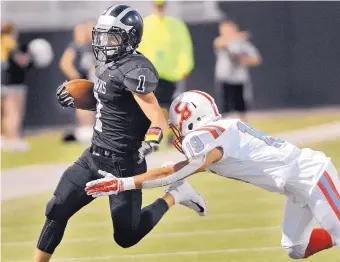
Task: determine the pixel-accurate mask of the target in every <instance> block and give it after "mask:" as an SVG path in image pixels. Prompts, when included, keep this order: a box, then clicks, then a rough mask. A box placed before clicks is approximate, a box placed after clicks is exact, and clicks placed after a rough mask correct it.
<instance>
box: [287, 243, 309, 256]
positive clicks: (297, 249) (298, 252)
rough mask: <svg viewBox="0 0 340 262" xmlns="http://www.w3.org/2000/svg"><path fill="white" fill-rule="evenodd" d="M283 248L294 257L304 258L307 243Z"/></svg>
mask: <svg viewBox="0 0 340 262" xmlns="http://www.w3.org/2000/svg"><path fill="white" fill-rule="evenodd" d="M283 248H284V249H285V251H286V253H287V254H288V256H289V257H290V258H292V259H303V258H304V256H305V249H306V247H305V245H295V246H287V247H283Z"/></svg>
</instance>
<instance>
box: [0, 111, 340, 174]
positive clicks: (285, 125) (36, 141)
mask: <svg viewBox="0 0 340 262" xmlns="http://www.w3.org/2000/svg"><path fill="white" fill-rule="evenodd" d="M339 119H340V115H338V114H330V115H305V116H303V117H301V116H297V117H291V116H289V117H287V116H278V117H276V118H267V119H264V120H261V121H251V124H252V125H253V126H254V127H255V128H257V129H260V130H262V131H264V132H267V133H270V134H275V133H279V132H285V131H291V130H296V129H299V128H304V127H306V126H314V125H320V124H323V123H328V122H332V121H336V120H339ZM166 140H167V139H164V141H166ZM27 141H28V142H30V144H31V147H32V148H31V150H30V151H28V152H24V153H18V152H2V156H1V162H2V163H1V168H2V169H6V168H12V167H18V166H25V165H32V164H46V163H70V162H72V161H74V160H76V159H77V158H78V156H79V155H80V154H81V153H82V151H83V150H84V149H85V148H86V147H85V146H81V145H79V144H67V145H65V144H62V143H61V142H60V141H61V134H60V133H49V134H43V135H39V136H31V137H27ZM163 148H164V147H163Z"/></svg>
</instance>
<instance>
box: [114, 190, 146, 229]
mask: <svg viewBox="0 0 340 262" xmlns="http://www.w3.org/2000/svg"><path fill="white" fill-rule="evenodd" d="M109 201H110V210H111V218H112V224H113V227H114V228H115V229H128V230H133V229H135V228H137V227H138V225H139V221H140V214H141V207H142V191H141V190H130V191H124V192H122V193H119V194H118V195H111V196H109Z"/></svg>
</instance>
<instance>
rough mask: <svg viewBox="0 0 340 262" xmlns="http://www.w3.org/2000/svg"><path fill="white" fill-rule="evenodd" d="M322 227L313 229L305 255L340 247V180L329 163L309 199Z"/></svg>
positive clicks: (309, 203) (310, 205)
mask: <svg viewBox="0 0 340 262" xmlns="http://www.w3.org/2000/svg"><path fill="white" fill-rule="evenodd" d="M308 206H309V208H310V209H311V211H312V213H313V215H314V217H315V219H316V220H317V221H318V223H319V224H320V225H321V227H322V229H315V230H313V232H312V234H311V237H310V242H309V245H308V247H307V248H306V252H305V257H309V256H311V255H313V254H315V253H317V252H320V251H322V250H324V249H328V248H331V247H332V246H335V245H337V246H338V247H340V181H339V177H338V174H337V171H336V169H335V167H334V165H333V164H332V163H329V164H328V166H327V168H326V171H325V172H324V173H323V175H322V177H321V178H320V180H319V182H318V184H317V186H316V187H315V188H314V190H313V192H312V194H311V197H310V199H309V201H308Z"/></svg>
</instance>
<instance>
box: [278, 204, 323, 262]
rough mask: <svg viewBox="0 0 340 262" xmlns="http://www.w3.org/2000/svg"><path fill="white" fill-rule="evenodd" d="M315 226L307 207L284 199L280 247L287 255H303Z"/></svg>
mask: <svg viewBox="0 0 340 262" xmlns="http://www.w3.org/2000/svg"><path fill="white" fill-rule="evenodd" d="M315 224H316V221H315V220H314V218H313V214H312V212H311V210H310V209H309V207H308V206H307V205H304V206H302V205H301V203H294V202H292V201H291V199H289V198H286V200H285V208H284V217H283V222H282V239H281V244H282V247H283V248H285V249H286V251H287V252H288V253H291V252H294V253H301V254H300V255H303V254H304V251H305V249H306V247H307V246H308V243H309V238H310V235H311V233H312V230H313V228H314V226H315ZM292 256H293V254H292Z"/></svg>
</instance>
